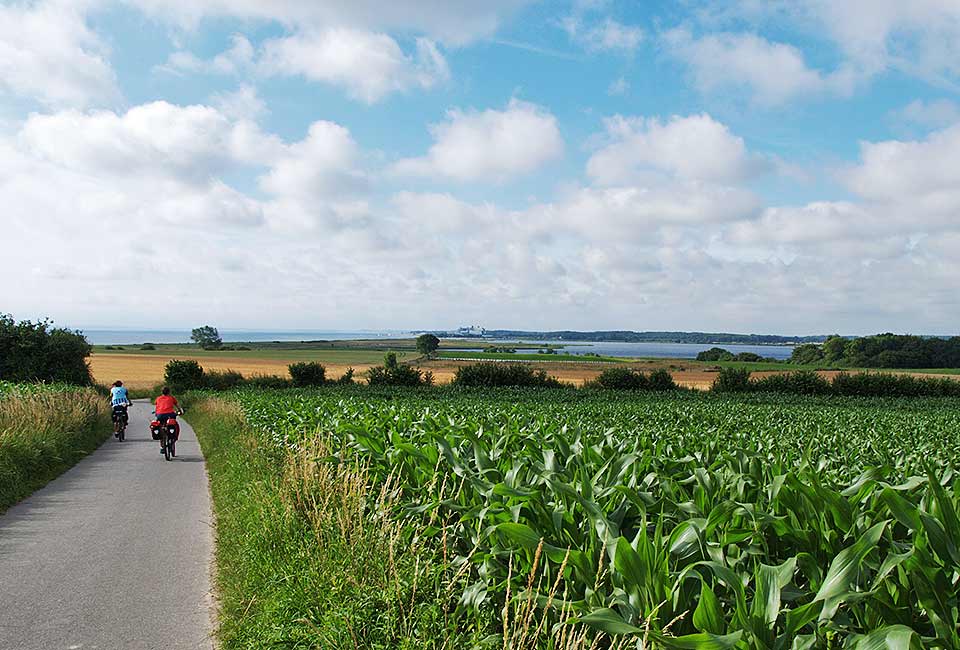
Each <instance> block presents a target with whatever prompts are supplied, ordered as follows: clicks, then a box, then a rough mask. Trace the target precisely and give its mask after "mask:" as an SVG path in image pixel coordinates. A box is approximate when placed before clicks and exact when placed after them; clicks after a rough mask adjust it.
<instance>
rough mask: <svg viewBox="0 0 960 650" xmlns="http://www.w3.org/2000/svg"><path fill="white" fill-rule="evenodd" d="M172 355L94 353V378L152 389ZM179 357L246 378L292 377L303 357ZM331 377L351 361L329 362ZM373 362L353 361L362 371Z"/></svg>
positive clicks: (103, 381) (210, 368) (161, 380)
mask: <svg viewBox="0 0 960 650" xmlns="http://www.w3.org/2000/svg"><path fill="white" fill-rule="evenodd" d="M172 358H173V357H164V356H158V355H146V354H96V353H95V354H92V355H90V368H91V370H92V371H93V377H94V379H95V380H96V381H97V382H99V383H102V384H108V383H113V382H114V381H116V380H117V379H119V380H121V381H122V382H123V383H124V385H126V386H127V387H129V388H132V389H143V388H153V387H154V386H156V385H157V384H160V383H161V382H163V369H164V367H165V366H166V365H167V362H168V361H170V359H172ZM177 358H178V359H195V360H196V361H198V362H199V363H200V365H202V366H203V368H204V369H205V370H236V371H237V372H239V373H241V374H243V376H245V377H249V376H251V375H280V376H281V377H289V373H288V372H287V366H288V365H289V364H291V363H294V362H296V361H299V360H300V359H295V358H294V359H258V358H254V357H251V356H226V355H224V356H220V357H217V358H211V357H209V356H199V355H196V356H194V355H177ZM324 365H325V366H326V368H327V376H328V377H334V378H336V377H339V376H340V375H342V374H343V373H344V372H345V371H346V370H347V368H349V367H350V366H351V364H328V363H324ZM371 365H373V364H369V363H368V364H352V366H353V369H354V370H355V371H356V372H357V373H358V374H359V373H360V372H362V371H363V370H366V369H367V368H369V367H370V366H371Z"/></svg>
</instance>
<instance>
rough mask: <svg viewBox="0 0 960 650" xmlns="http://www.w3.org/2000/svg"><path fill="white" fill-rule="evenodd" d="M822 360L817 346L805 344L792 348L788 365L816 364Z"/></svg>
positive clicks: (821, 353)
mask: <svg viewBox="0 0 960 650" xmlns="http://www.w3.org/2000/svg"><path fill="white" fill-rule="evenodd" d="M822 360H823V350H822V349H821V348H820V346H819V345H816V344H813V343H805V344H803V345H798V346H797V347H795V348H793V354H791V355H790V363H799V364H809V363H817V362H819V361H822Z"/></svg>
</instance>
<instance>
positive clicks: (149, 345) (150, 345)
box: [140, 343, 157, 350]
mask: <svg viewBox="0 0 960 650" xmlns="http://www.w3.org/2000/svg"><path fill="white" fill-rule="evenodd" d="M140 349H141V350H156V349H157V346H155V345H154V344H153V343H144V344H143V345H141V346H140Z"/></svg>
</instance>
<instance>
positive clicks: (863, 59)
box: [697, 0, 960, 88]
mask: <svg viewBox="0 0 960 650" xmlns="http://www.w3.org/2000/svg"><path fill="white" fill-rule="evenodd" d="M697 13H698V15H699V17H700V20H701V22H702V23H703V24H704V25H705V26H708V27H711V28H714V27H717V26H722V25H728V26H729V25H731V24H737V23H739V22H740V21H743V20H746V21H747V22H748V23H749V24H751V25H753V26H754V27H758V26H761V25H765V24H769V25H771V26H773V27H775V28H776V27H780V26H782V25H783V24H789V25H791V26H793V27H799V28H800V29H802V30H805V31H806V32H807V33H808V34H810V35H812V36H814V37H816V38H818V39H821V38H824V37H825V38H827V39H829V40H831V41H832V42H833V44H834V45H835V46H836V47H837V49H838V50H839V51H840V54H841V56H842V58H843V59H844V60H845V64H844V66H843V68H844V69H846V70H850V71H851V72H850V73H848V74H851V75H852V76H853V77H855V78H856V80H857V81H864V80H866V79H869V78H871V77H873V76H875V75H878V74H882V73H884V72H886V71H888V70H891V69H895V70H899V71H901V72H905V73H907V74H910V75H913V76H917V77H920V78H922V79H925V80H927V81H931V82H934V83H938V84H942V85H945V86H949V87H952V88H956V87H957V81H958V75H960V3H957V2H956V1H955V0H912V1H910V2H901V1H900V0H844V1H843V2H836V1H834V0H790V1H789V2H787V1H783V0H781V1H777V2H771V1H767V0H763V1H757V0H725V1H721V0H717V1H716V2H714V3H712V4H711V5H710V6H709V7H706V8H704V9H702V10H700V11H698V12H697Z"/></svg>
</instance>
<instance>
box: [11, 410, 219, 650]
mask: <svg viewBox="0 0 960 650" xmlns="http://www.w3.org/2000/svg"><path fill="white" fill-rule="evenodd" d="M150 417H151V406H150V404H149V403H147V402H137V403H136V404H135V405H134V406H133V407H131V408H130V426H129V428H128V429H127V439H126V441H125V442H122V443H121V442H118V441H117V440H115V439H113V438H111V439H110V440H107V441H106V442H105V443H104V444H103V445H102V446H101V447H100V448H99V449H98V450H97V451H96V452H94V453H93V454H91V455H90V456H88V457H87V458H85V459H84V460H82V461H81V462H80V463H78V464H77V465H76V466H74V467H73V468H72V469H70V470H69V471H68V472H66V473H65V474H63V475H62V476H61V477H60V478H58V479H56V480H55V481H53V482H52V483H50V484H49V485H47V486H46V487H44V488H43V489H41V490H39V491H37V492H36V493H34V494H33V496H31V497H29V498H27V499H26V500H24V501H22V502H21V503H19V504H17V505H16V506H14V507H13V508H11V509H10V510H8V511H7V512H6V513H5V514H4V515H2V516H0V648H2V649H3V650H33V649H36V650H60V649H63V650H68V649H72V650H93V649H95V648H97V649H101V650H128V649H129V650H141V649H143V650H147V649H149V650H153V649H156V650H167V649H172V648H190V649H195V648H204V649H205V650H210V649H211V648H212V647H213V642H212V630H213V624H212V614H211V612H212V602H213V599H212V596H211V591H210V569H211V563H212V558H213V531H212V519H211V512H210V498H209V493H208V491H207V476H206V472H205V471H204V463H203V456H202V454H201V453H200V446H199V445H198V444H197V438H196V435H195V434H194V432H193V429H191V428H190V426H189V425H188V424H187V423H185V422H183V421H182V420H181V431H180V441H179V442H178V443H177V457H176V458H174V459H173V460H171V461H170V462H167V461H165V460H164V459H163V456H162V455H161V454H160V445H159V443H157V442H155V441H153V440H152V439H151V438H150V431H149V429H148V422H149V419H150Z"/></svg>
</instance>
